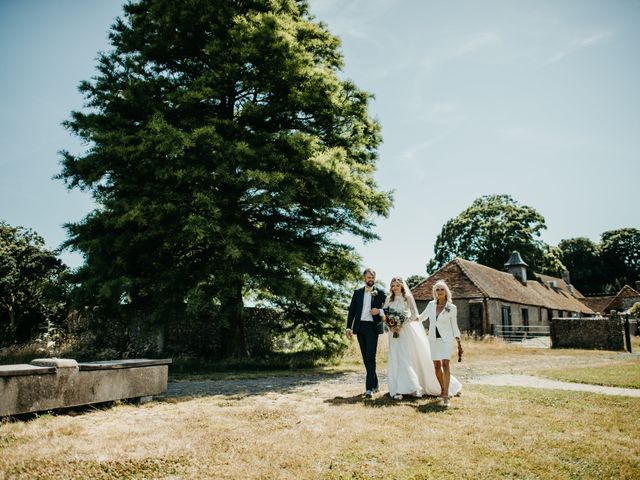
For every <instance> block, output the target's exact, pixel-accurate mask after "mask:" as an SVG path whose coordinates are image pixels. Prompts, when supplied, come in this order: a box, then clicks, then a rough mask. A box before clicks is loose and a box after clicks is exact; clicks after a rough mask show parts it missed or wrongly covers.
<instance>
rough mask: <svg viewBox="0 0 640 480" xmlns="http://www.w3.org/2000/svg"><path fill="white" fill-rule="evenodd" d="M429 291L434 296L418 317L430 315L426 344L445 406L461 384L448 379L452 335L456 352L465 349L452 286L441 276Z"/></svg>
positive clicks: (460, 352) (420, 318)
mask: <svg viewBox="0 0 640 480" xmlns="http://www.w3.org/2000/svg"><path fill="white" fill-rule="evenodd" d="M432 293H433V300H432V301H430V302H429V304H428V305H427V308H425V310H424V311H423V312H422V313H421V314H420V315H419V317H418V319H419V320H420V321H421V322H423V321H425V320H426V319H427V318H428V319H429V346H430V348H431V357H432V359H433V367H434V368H435V371H436V377H438V382H439V383H440V387H441V391H440V396H441V397H442V401H443V405H444V406H445V407H448V406H449V405H450V397H451V396H452V395H456V394H457V393H458V392H459V391H460V389H461V388H462V385H460V388H458V386H457V385H455V384H454V382H452V379H451V368H450V365H449V360H450V359H451V354H452V353H453V341H454V339H455V340H456V341H457V343H458V354H459V355H462V353H463V352H464V350H463V349H462V343H461V342H460V329H459V328H458V318H457V317H458V310H457V308H456V306H455V305H454V304H453V302H452V301H451V290H449V287H448V286H447V284H446V283H445V282H444V281H443V280H438V281H437V282H436V283H435V284H434V285H433V290H432ZM456 382H457V381H456ZM457 383H459V382H457Z"/></svg>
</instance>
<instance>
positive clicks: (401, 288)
mask: <svg viewBox="0 0 640 480" xmlns="http://www.w3.org/2000/svg"><path fill="white" fill-rule="evenodd" d="M393 282H396V283H397V284H398V285H400V292H401V293H402V297H403V298H404V299H405V300H406V299H407V292H406V291H405V289H404V280H402V278H401V277H393V278H392V279H391V281H390V282H389V290H391V301H392V302H393V301H394V300H395V299H396V292H394V291H393V288H391V287H393Z"/></svg>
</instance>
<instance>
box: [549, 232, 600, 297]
mask: <svg viewBox="0 0 640 480" xmlns="http://www.w3.org/2000/svg"><path fill="white" fill-rule="evenodd" d="M558 248H559V249H560V250H561V251H562V256H561V258H562V262H563V263H564V264H565V266H566V267H567V270H569V273H570V274H571V283H572V284H573V285H575V286H576V288H577V289H578V290H580V292H582V293H585V294H586V293H600V292H602V291H603V287H604V284H605V282H606V273H605V272H604V265H603V263H602V258H601V256H600V247H599V246H598V244H596V243H595V242H592V241H591V240H589V239H588V238H585V237H577V238H569V239H565V240H562V241H560V243H559V244H558Z"/></svg>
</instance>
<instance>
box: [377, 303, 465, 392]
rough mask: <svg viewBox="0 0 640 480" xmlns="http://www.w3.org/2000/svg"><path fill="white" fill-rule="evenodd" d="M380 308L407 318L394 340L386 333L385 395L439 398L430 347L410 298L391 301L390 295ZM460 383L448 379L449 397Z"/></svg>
mask: <svg viewBox="0 0 640 480" xmlns="http://www.w3.org/2000/svg"><path fill="white" fill-rule="evenodd" d="M383 308H384V309H389V308H391V309H393V310H396V311H399V312H405V315H406V316H407V319H408V320H406V321H405V322H404V324H403V326H402V328H401V329H400V333H399V335H398V337H397V338H394V337H393V333H392V332H388V334H387V337H388V338H389V354H388V362H387V383H388V384H389V395H391V396H392V397H393V396H395V395H397V394H401V395H413V396H416V397H422V396H423V395H433V396H439V395H440V392H441V389H440V383H439V382H438V378H437V377H436V371H435V368H434V367H433V360H431V348H430V347H429V339H428V338H427V334H426V333H425V331H424V327H423V326H422V323H421V322H419V321H418V311H417V308H416V305H415V301H414V300H413V297H411V296H410V297H409V298H408V300H405V299H404V298H402V296H400V295H399V296H398V297H396V298H395V299H394V300H393V301H391V295H389V296H388V297H387V301H386V302H385V306H384V307H383ZM461 390H462V384H461V383H460V381H459V380H458V379H457V378H455V377H454V376H453V375H452V376H451V382H450V384H449V396H454V395H457V394H458V393H460V391H461Z"/></svg>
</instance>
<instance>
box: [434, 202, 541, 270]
mask: <svg viewBox="0 0 640 480" xmlns="http://www.w3.org/2000/svg"><path fill="white" fill-rule="evenodd" d="M546 228H547V227H546V225H545V220H544V218H543V217H542V215H540V214H539V213H538V212H537V211H536V210H534V209H533V208H531V207H527V206H524V205H519V204H518V203H517V202H516V201H515V200H514V199H513V198H511V196H509V195H486V196H483V197H480V198H478V199H476V200H475V201H474V202H473V203H472V204H471V206H470V207H469V208H467V209H466V210H465V211H463V212H462V213H461V214H460V215H458V216H457V217H455V218H453V219H451V220H449V221H448V222H447V223H446V224H445V225H444V226H443V227H442V230H441V232H440V234H439V235H438V237H437V239H436V243H435V246H434V251H435V256H434V258H433V259H431V260H430V261H429V263H428V264H427V272H428V273H433V272H435V271H436V270H437V269H439V268H440V267H442V266H443V265H444V264H445V263H447V262H449V261H450V260H453V259H454V258H455V257H458V256H459V257H462V258H465V259H466V260H471V261H474V262H477V263H480V264H482V265H486V266H488V267H491V268H495V269H497V270H504V264H505V262H506V261H507V260H509V256H510V255H511V252H512V251H513V250H518V251H519V252H520V255H521V256H522V258H523V260H524V261H525V262H527V264H528V265H529V267H530V268H531V269H532V270H533V271H537V270H538V269H539V267H540V264H541V261H542V258H543V255H544V243H543V242H542V241H541V240H539V239H538V238H537V237H539V236H540V232H541V231H542V230H544V229H546Z"/></svg>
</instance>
